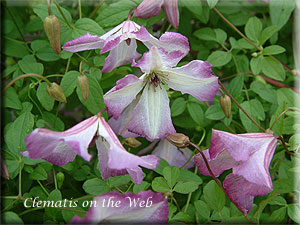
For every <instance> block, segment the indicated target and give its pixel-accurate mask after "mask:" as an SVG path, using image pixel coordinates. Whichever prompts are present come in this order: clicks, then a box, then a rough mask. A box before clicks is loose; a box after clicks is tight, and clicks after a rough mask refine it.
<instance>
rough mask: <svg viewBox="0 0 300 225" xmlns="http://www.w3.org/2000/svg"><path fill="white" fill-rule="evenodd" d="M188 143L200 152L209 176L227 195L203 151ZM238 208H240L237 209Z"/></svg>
mask: <svg viewBox="0 0 300 225" xmlns="http://www.w3.org/2000/svg"><path fill="white" fill-rule="evenodd" d="M189 144H190V145H192V146H193V147H195V148H196V149H197V150H198V152H199V153H200V154H201V156H202V158H203V160H204V163H205V165H206V168H207V170H208V172H209V174H210V176H211V177H212V178H213V179H214V181H215V182H216V183H217V185H218V186H219V187H220V188H221V189H222V190H223V192H224V193H225V195H227V193H226V191H225V189H224V188H223V186H222V184H221V183H220V181H219V180H218V179H217V178H216V176H215V175H214V173H213V172H212V170H211V168H210V166H209V163H208V161H207V159H206V157H205V155H204V154H203V152H202V151H201V149H200V148H199V147H198V146H197V145H196V144H194V143H193V142H190V143H189ZM227 197H228V196H227ZM232 203H233V204H235V203H234V202H232ZM237 208H238V207H237ZM238 209H239V208H238ZM239 210H240V209H239ZM240 211H241V213H242V214H243V215H244V216H245V218H246V219H247V220H248V221H249V222H250V223H253V222H252V221H251V220H250V218H249V217H248V216H247V215H245V214H244V213H243V211H242V210H240Z"/></svg>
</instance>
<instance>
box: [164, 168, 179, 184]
mask: <svg viewBox="0 0 300 225" xmlns="http://www.w3.org/2000/svg"><path fill="white" fill-rule="evenodd" d="M179 174H180V171H179V169H178V167H176V166H172V167H169V166H168V167H165V168H164V170H163V175H164V178H165V179H166V181H167V182H168V185H169V187H170V188H173V186H174V185H175V184H176V182H177V180H178V177H179Z"/></svg>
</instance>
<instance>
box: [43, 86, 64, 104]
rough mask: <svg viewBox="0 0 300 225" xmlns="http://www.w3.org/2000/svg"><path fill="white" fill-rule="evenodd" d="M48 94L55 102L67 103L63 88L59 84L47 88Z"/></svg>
mask: <svg viewBox="0 0 300 225" xmlns="http://www.w3.org/2000/svg"><path fill="white" fill-rule="evenodd" d="M47 92H48V94H49V95H50V96H51V97H52V98H54V99H55V100H57V101H59V102H67V99H66V96H65V95H64V92H63V90H62V88H61V86H59V85H58V84H57V83H55V82H53V83H52V84H51V86H47Z"/></svg>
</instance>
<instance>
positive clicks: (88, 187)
mask: <svg viewBox="0 0 300 225" xmlns="http://www.w3.org/2000/svg"><path fill="white" fill-rule="evenodd" d="M82 188H83V190H84V191H85V192H86V193H88V194H90V195H99V194H103V193H107V192H109V186H108V185H107V184H106V182H105V181H103V180H100V179H99V178H93V179H90V180H86V181H85V182H84V183H83V185H82Z"/></svg>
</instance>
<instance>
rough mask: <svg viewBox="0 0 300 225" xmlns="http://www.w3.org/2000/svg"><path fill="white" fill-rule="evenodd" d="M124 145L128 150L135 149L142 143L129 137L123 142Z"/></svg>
mask: <svg viewBox="0 0 300 225" xmlns="http://www.w3.org/2000/svg"><path fill="white" fill-rule="evenodd" d="M124 144H125V145H127V146H128V147H130V148H137V147H139V146H140V145H141V144H142V143H141V142H140V141H138V140H137V139H135V138H134V137H129V138H126V139H125V142H124Z"/></svg>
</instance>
